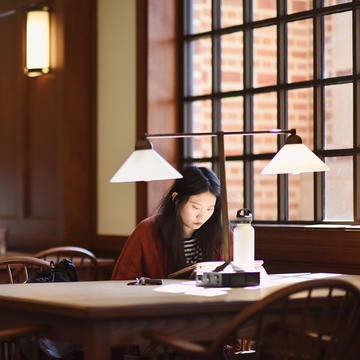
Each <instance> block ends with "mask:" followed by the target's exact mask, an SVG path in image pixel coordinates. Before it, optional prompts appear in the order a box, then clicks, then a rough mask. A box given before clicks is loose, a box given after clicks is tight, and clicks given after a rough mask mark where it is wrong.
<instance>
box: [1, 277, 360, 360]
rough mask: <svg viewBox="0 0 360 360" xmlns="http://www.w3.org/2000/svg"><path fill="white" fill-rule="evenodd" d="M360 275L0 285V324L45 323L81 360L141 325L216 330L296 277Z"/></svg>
mask: <svg viewBox="0 0 360 360" xmlns="http://www.w3.org/2000/svg"><path fill="white" fill-rule="evenodd" d="M332 276H336V277H337V278H342V279H346V280H349V281H351V282H353V283H354V284H356V285H357V286H359V287H360V276H357V275H336V274H296V275H294V274H288V275H285V274H282V275H281V276H280V275H278V276H274V275H273V276H270V277H269V279H268V280H266V281H263V282H262V284H261V285H260V286H258V287H248V288H233V289H214V288H208V289H203V288H199V287H196V286H195V285H194V283H193V282H190V281H186V282H184V281H181V280H165V281H164V285H162V286H127V285H126V283H127V282H125V281H96V282H95V281H94V282H77V283H43V284H14V285H7V284H2V285H0V319H1V326H7V325H24V324H31V323H41V324H49V325H50V327H51V330H50V332H49V333H48V334H47V335H48V336H49V337H52V338H54V339H58V340H64V341H70V342H74V343H79V344H82V345H83V346H84V352H85V357H84V359H85V360H89V359H97V360H98V359H103V360H107V359H110V348H111V346H114V345H125V344H129V343H140V342H141V341H143V340H142V339H141V337H140V335H139V332H140V331H141V330H143V329H146V328H157V329H162V330H166V331H167V332H168V333H173V334H177V335H180V336H184V337H187V338H190V339H194V340H195V339H198V340H208V339H212V338H214V337H215V336H216V332H217V331H218V330H219V329H221V328H222V327H223V326H224V325H225V324H226V322H227V321H229V320H230V319H231V318H232V316H233V315H234V314H235V313H237V312H239V311H241V310H242V309H243V308H244V306H246V305H248V304H250V303H252V302H254V301H257V300H260V299H262V298H263V297H265V296H266V295H268V294H270V293H271V292H273V291H275V290H276V289H279V288H281V287H284V286H286V285H288V284H290V283H294V282H297V281H306V280H309V279H314V278H319V277H332Z"/></svg>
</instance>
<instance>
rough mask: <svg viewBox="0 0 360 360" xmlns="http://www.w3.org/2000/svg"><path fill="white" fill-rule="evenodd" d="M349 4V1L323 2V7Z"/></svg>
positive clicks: (329, 0) (330, 0)
mask: <svg viewBox="0 0 360 360" xmlns="http://www.w3.org/2000/svg"><path fill="white" fill-rule="evenodd" d="M347 2H351V0H324V6H332V5H338V4H344V3H347Z"/></svg>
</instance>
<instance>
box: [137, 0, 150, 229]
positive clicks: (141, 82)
mask: <svg viewBox="0 0 360 360" xmlns="http://www.w3.org/2000/svg"><path fill="white" fill-rule="evenodd" d="M147 44H148V1H147V0H137V1H136V139H139V138H140V137H141V136H142V135H143V134H144V132H147V120H148V105H147V98H148V91H147V90H148V45H147ZM146 217H147V184H146V183H144V182H137V183H136V222H137V223H138V222H140V221H141V220H143V219H144V218H146Z"/></svg>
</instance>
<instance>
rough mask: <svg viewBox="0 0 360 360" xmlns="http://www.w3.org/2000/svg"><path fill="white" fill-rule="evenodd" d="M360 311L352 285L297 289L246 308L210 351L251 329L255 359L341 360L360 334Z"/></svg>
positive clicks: (311, 284) (325, 283) (312, 284)
mask: <svg viewBox="0 0 360 360" xmlns="http://www.w3.org/2000/svg"><path fill="white" fill-rule="evenodd" d="M359 310H360V291H359V289H358V288H356V287H355V286H353V285H352V284H350V283H349V282H346V281H343V280H338V279H321V280H312V281H306V282H301V283H297V284H294V285H290V286H288V287H286V288H283V289H280V290H278V291H276V292H274V293H273V294H270V295H269V296H267V297H266V298H264V299H263V300H262V301H259V302H257V303H255V304H253V305H250V306H249V307H248V308H246V309H245V310H244V311H243V312H241V313H240V314H239V315H237V316H236V317H235V318H234V319H233V320H232V322H231V323H230V324H229V326H228V327H227V328H226V329H225V331H224V333H223V334H222V335H221V336H220V337H219V338H218V339H217V340H216V341H215V342H214V343H213V344H212V345H211V349H209V351H210V352H212V351H214V352H216V349H219V348H220V347H222V346H223V344H224V343H226V339H228V338H230V337H231V336H233V337H234V336H235V337H238V336H240V335H241V333H242V331H243V329H244V328H245V329H250V328H251V329H253V332H252V334H253V341H254V344H255V351H256V358H257V359H263V358H266V359H271V360H283V359H288V360H295V359H322V360H326V359H331V360H335V359H338V360H342V359H344V358H345V357H346V356H345V353H346V351H347V350H348V347H349V345H350V344H351V342H352V341H354V339H355V335H356V332H357V330H358V329H359V319H360V318H359ZM247 335H248V333H247ZM245 336H246V334H245Z"/></svg>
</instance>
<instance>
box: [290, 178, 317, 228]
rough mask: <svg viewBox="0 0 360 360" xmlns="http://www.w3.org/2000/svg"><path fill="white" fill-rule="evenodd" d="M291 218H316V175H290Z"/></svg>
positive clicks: (302, 219) (298, 219)
mask: <svg viewBox="0 0 360 360" xmlns="http://www.w3.org/2000/svg"><path fill="white" fill-rule="evenodd" d="M288 178H289V220H293V221H294V220H297V221H306V220H308V221H310V220H314V175H313V174H312V173H302V174H299V175H289V177H288Z"/></svg>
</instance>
